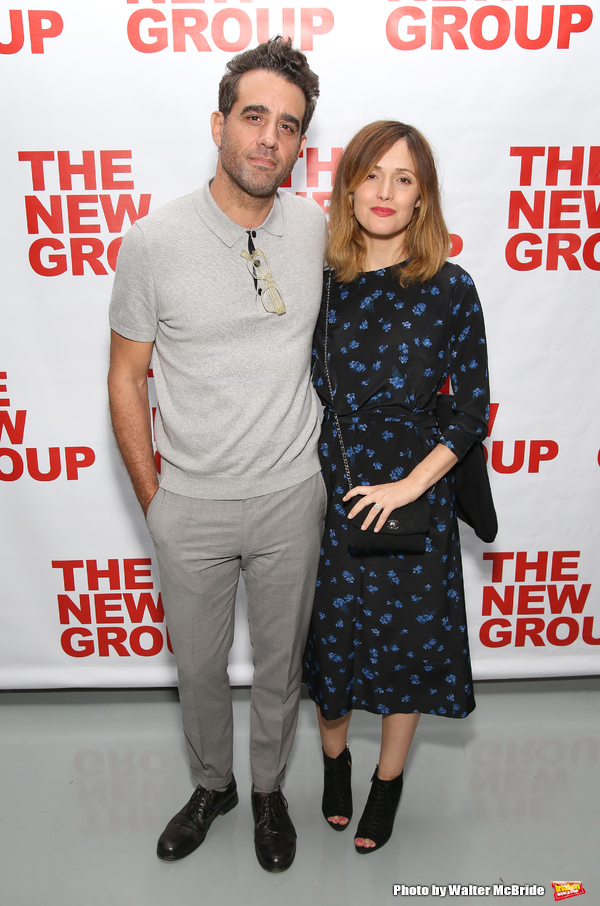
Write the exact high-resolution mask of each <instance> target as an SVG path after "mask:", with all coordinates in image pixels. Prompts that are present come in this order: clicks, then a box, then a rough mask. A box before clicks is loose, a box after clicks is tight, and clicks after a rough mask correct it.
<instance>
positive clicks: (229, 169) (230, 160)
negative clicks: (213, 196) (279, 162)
mask: <svg viewBox="0 0 600 906" xmlns="http://www.w3.org/2000/svg"><path fill="white" fill-rule="evenodd" d="M219 154H220V160H221V167H222V168H223V170H224V171H225V173H226V174H227V176H228V177H229V178H230V180H231V181H232V182H233V183H235V185H236V186H238V188H240V189H241V190H242V191H243V192H245V193H246V195H249V196H250V197H251V198H270V197H272V196H273V195H275V193H276V192H277V189H278V188H279V186H280V185H281V184H282V183H284V182H285V181H286V179H287V178H288V176H289V175H290V173H291V172H292V169H293V167H294V164H295V163H296V159H295V158H294V160H293V162H292V164H291V165H290V166H289V168H287V169H285V168H284V169H282V168H281V167H278V168H276V169H275V170H257V169H254V170H252V169H251V168H250V165H249V164H247V165H245V164H246V161H245V159H244V158H243V157H242V156H241V155H240V154H239V153H237V152H236V151H235V150H234V149H232V147H231V145H230V143H229V141H228V139H227V137H226V133H225V131H224V132H223V135H222V139H221V148H220V152H219ZM261 154H262V155H263V156H264V157H270V153H269V151H268V150H267V149H266V148H265V149H264V150H263V151H261Z"/></svg>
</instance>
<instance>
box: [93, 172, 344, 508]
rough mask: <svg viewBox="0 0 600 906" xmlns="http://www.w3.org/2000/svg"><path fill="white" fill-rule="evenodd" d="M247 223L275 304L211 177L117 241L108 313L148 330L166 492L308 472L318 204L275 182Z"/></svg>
mask: <svg viewBox="0 0 600 906" xmlns="http://www.w3.org/2000/svg"><path fill="white" fill-rule="evenodd" d="M255 232H256V237H255V238H254V240H253V241H254V246H255V247H256V248H260V249H262V251H263V252H264V254H265V255H266V258H267V259H268V263H269V264H270V267H271V271H272V274H273V277H274V279H275V281H276V283H277V285H278V287H279V289H280V290H281V293H282V295H283V298H284V301H285V306H286V313H285V314H283V315H277V314H274V313H269V312H267V311H265V308H264V307H263V304H262V302H261V299H260V296H259V295H258V294H257V292H256V289H255V285H254V281H253V279H252V275H251V274H250V272H249V270H248V267H247V264H246V261H245V259H244V258H243V257H242V256H241V252H242V251H243V250H247V249H248V233H247V230H246V229H245V228H244V227H241V226H239V225H238V224H236V223H234V222H233V221H232V220H230V219H229V217H227V216H226V215H225V214H224V213H223V212H222V211H221V209H220V208H219V207H218V205H217V204H216V202H215V201H214V199H213V198H212V195H211V194H210V190H209V184H208V183H207V184H206V185H205V186H204V187H203V188H202V189H199V190H198V191H196V192H193V193H192V194H191V195H187V196H185V197H183V198H179V199H177V200H176V201H173V202H171V203H170V204H167V205H165V206H164V207H162V208H160V209H159V210H157V211H155V212H154V213H152V214H150V215H149V216H147V217H144V218H142V219H141V220H138V221H137V222H136V223H135V224H134V225H133V227H132V228H131V229H130V230H129V231H128V233H127V234H126V235H125V237H124V239H123V244H122V246H121V250H120V252H119V258H118V263H117V270H116V275H115V282H114V287H113V293H112V298H111V303H110V325H111V327H112V329H113V330H115V331H116V332H117V333H119V334H120V335H121V336H123V337H126V338H127V339H130V340H138V341H141V342H154V350H153V355H152V369H153V372H154V379H155V384H156V394H157V398H158V412H157V416H156V422H155V437H156V444H157V448H158V451H159V453H160V454H161V457H162V473H161V482H160V483H161V486H162V487H164V488H166V489H167V490H169V491H173V492H174V493H176V494H183V495H186V496H191V497H205V498H211V499H228V500H232V499H240V498H247V497H257V496H260V495H262V494H268V493H272V492H274V491H278V490H282V489H283V488H287V487H291V486H292V485H294V484H298V483H299V482H301V481H304V480H305V479H306V478H310V476H311V475H314V474H315V473H316V472H318V471H319V461H318V456H317V438H318V432H319V425H318V406H317V400H316V397H315V394H314V392H313V390H312V387H311V385H310V357H311V348H312V337H313V331H314V326H315V322H316V319H317V315H318V312H319V306H320V301H321V292H322V282H323V263H324V254H325V245H326V240H327V225H326V221H325V216H324V214H323V212H322V210H321V209H320V207H319V206H318V205H317V204H316V203H315V202H313V201H310V200H307V199H305V198H301V197H298V196H296V195H292V194H291V193H288V192H285V191H281V190H280V191H279V192H278V193H277V196H276V198H275V200H274V204H273V207H272V209H271V212H270V214H269V216H268V217H267V219H266V220H265V222H264V223H263V224H262V226H261V227H259V228H258V229H257V230H256V231H255ZM259 286H260V284H259Z"/></svg>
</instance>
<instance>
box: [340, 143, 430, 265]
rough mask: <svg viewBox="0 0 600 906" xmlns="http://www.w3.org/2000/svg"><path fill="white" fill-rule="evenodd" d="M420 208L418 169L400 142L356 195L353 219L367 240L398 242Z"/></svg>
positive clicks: (405, 145)
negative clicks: (354, 218) (415, 211)
mask: <svg viewBox="0 0 600 906" xmlns="http://www.w3.org/2000/svg"><path fill="white" fill-rule="evenodd" d="M419 204H420V198H419V187H418V184H417V175H416V171H415V165H414V163H413V160H412V157H411V156H410V152H409V150H408V145H407V144H406V140H405V139H403V138H401V139H400V140H399V141H397V142H396V144H395V145H393V146H392V147H391V148H390V150H389V151H388V152H387V153H386V154H384V155H383V157H382V158H381V160H380V161H379V162H378V163H377V164H376V165H375V166H374V167H373V169H372V170H371V172H370V173H369V175H368V176H367V178H366V179H365V181H364V182H363V183H362V185H360V186H359V187H358V189H356V190H355V192H354V216H355V217H356V219H357V221H358V223H359V225H360V228H361V230H362V231H363V233H364V234H365V238H366V239H367V240H368V239H369V238H373V239H377V240H382V239H389V240H390V241H392V240H393V241H398V242H399V246H398V249H399V251H400V252H401V251H402V249H403V247H404V234H405V233H406V227H407V226H408V224H409V223H410V221H411V218H412V216H413V213H414V210H415V208H417V207H418V206H419Z"/></svg>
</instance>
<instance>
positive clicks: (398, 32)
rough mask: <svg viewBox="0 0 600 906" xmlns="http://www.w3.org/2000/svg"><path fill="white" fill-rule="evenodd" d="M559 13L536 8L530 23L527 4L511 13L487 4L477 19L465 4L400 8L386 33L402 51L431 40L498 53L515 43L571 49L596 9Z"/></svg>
mask: <svg viewBox="0 0 600 906" xmlns="http://www.w3.org/2000/svg"><path fill="white" fill-rule="evenodd" d="M395 2H398V0H395ZM533 5H534V6H537V4H533ZM556 12H557V10H556V9H555V7H554V6H550V5H547V4H544V5H543V6H542V8H541V16H538V15H537V10H536V14H535V15H534V16H533V17H532V18H533V19H534V21H533V22H530V9H529V6H525V5H524V4H523V5H521V4H520V5H519V6H517V7H516V9H511V10H508V9H505V8H503V7H501V6H498V5H497V4H493V5H489V6H481V7H479V9H476V10H475V12H473V14H472V15H470V14H469V12H468V11H467V10H466V9H464V8H463V7H461V6H434V7H432V8H431V9H429V10H427V11H426V10H424V9H421V8H419V7H418V6H400V7H398V8H397V9H395V10H394V11H393V12H392V13H391V15H390V16H389V17H388V20H387V23H386V29H385V33H386V37H387V39H388V41H389V43H390V44H391V45H392V47H394V48H395V49H396V50H417V49H418V48H419V47H425V45H426V44H427V43H428V42H429V47H430V48H431V50H443V49H444V47H445V46H446V47H448V46H451V47H454V49H455V50H471V49H472V48H473V47H477V48H479V50H498V48H500V47H504V45H505V44H508V43H509V41H511V39H512V40H513V41H514V42H515V43H516V44H517V45H518V46H519V47H522V48H523V49H524V50H541V49H542V48H543V47H548V45H549V44H550V43H551V42H552V43H553V44H554V45H555V46H556V47H557V48H558V49H559V50H567V49H568V48H569V47H570V46H571V37H572V35H574V34H578V33H581V32H585V31H587V30H588V29H589V28H590V26H591V24H592V21H593V18H594V14H593V12H592V8H591V7H590V6H584V5H581V4H578V5H576V6H575V5H565V6H560V7H559V8H558V15H556ZM511 14H512V15H511ZM424 22H425V23H426V24H422V23H424ZM417 23H421V24H417ZM446 39H447V40H446Z"/></svg>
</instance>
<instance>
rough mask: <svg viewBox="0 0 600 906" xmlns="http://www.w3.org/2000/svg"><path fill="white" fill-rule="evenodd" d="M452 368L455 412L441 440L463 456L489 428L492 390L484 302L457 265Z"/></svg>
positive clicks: (450, 338) (453, 283) (450, 346)
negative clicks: (489, 376)
mask: <svg viewBox="0 0 600 906" xmlns="http://www.w3.org/2000/svg"><path fill="white" fill-rule="evenodd" d="M451 290H452V293H451V301H450V311H449V336H448V368H449V374H450V380H451V382H452V390H453V391H454V396H453V398H452V401H453V409H454V415H453V417H452V421H451V424H450V425H449V426H448V427H447V428H445V429H444V432H443V434H441V435H440V438H439V439H440V442H441V443H443V444H445V445H446V446H447V447H449V448H450V449H451V450H452V452H453V453H455V454H456V456H457V457H458V458H459V460H460V459H463V457H464V456H465V455H466V454H467V453H468V451H469V449H470V448H471V446H472V445H473V444H474V443H475V441H477V440H484V438H485V437H486V436H487V431H488V418H489V413H490V390H489V378H488V362H487V343H486V338H485V326H484V321H483V312H482V310H481V303H480V301H479V296H478V295H477V290H476V289H475V284H474V283H473V280H472V279H471V277H470V276H469V274H467V273H466V271H463V270H462V268H458V269H457V273H456V275H453V276H452V277H451Z"/></svg>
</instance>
